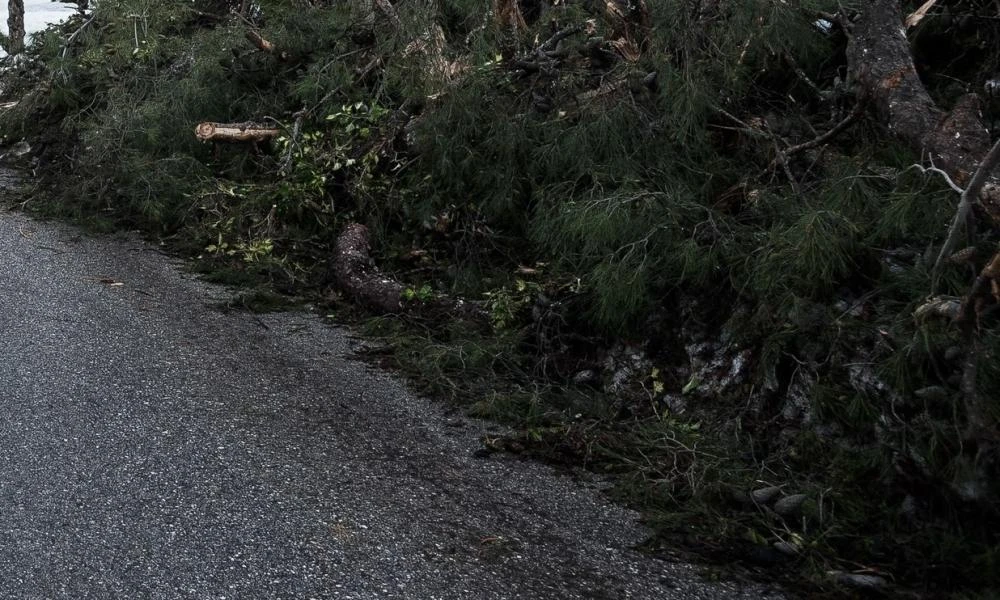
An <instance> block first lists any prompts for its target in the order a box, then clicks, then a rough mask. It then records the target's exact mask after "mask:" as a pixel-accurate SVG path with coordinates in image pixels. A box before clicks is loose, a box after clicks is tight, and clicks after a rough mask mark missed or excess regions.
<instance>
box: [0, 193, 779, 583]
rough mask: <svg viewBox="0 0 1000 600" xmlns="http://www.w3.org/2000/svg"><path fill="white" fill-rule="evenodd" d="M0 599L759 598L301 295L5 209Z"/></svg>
mask: <svg viewBox="0 0 1000 600" xmlns="http://www.w3.org/2000/svg"><path fill="white" fill-rule="evenodd" d="M0 257H2V259H0V350H2V360H0V396H2V405H0V598H199V599H208V598H212V599H221V598H296V599H297V598H356V599H369V598H413V599H421V600H432V599H452V598H454V599H459V598H461V599H480V598H483V599H494V598H495V599H501V598H504V599H506V598H525V599H546V598H553V599H555V598H587V599H618V598H636V599H646V598H649V599H653V598H655V599H659V600H668V599H675V598H706V599H707V598H762V597H776V594H774V593H771V592H769V591H768V590H766V589H763V588H761V587H758V586H748V585H742V584H735V583H727V584H718V583H706V582H703V581H702V579H701V578H700V577H699V576H698V572H697V569H695V568H694V567H691V566H688V565H683V564H675V563H667V562H662V561H658V560H655V559H651V558H648V557H645V556H642V555H639V554H638V553H635V552H633V551H631V550H630V548H631V547H632V546H634V545H635V544H637V543H639V542H641V541H642V540H643V537H644V535H645V532H644V531H643V529H642V528H641V527H640V526H639V525H638V524H637V522H636V515H635V514H634V513H631V512H629V511H626V510H624V509H622V508H619V507H616V506H613V505H610V504H608V503H607V501H606V500H605V499H604V498H603V497H602V496H601V494H600V492H599V491H598V489H597V485H598V484H596V483H585V482H581V481H579V480H574V479H571V478H569V477H566V476H563V475H559V474H557V473H555V472H554V471H552V470H551V469H549V468H547V467H544V466H541V465H538V464H534V463H531V462H526V461H521V460H519V459H517V458H516V457H512V456H505V455H493V456H490V457H488V458H477V457H476V456H475V451H476V450H477V449H478V448H479V447H480V443H479V438H480V436H482V435H483V434H484V432H485V431H486V428H488V427H490V426H489V425H487V424H483V423H479V422H475V421H465V420H458V421H456V419H455V418H454V415H447V414H445V412H444V411H443V410H442V409H441V408H440V407H438V406H437V405H435V404H434V403H432V402H429V401H427V400H424V399H422V398H419V397H416V396H414V395H412V394H411V393H409V392H408V391H406V390H405V388H404V386H403V385H402V384H400V383H399V382H398V381H396V380H395V379H394V378H393V377H392V376H390V375H387V374H385V373H381V372H378V371H376V370H373V369H372V368H370V367H368V366H366V365H364V364H363V363H360V362H358V361H357V360H355V359H354V358H352V355H353V353H354V351H355V350H356V348H357V345H358V342H357V341H355V340H353V339H352V338H351V337H350V335H349V332H347V331H346V330H344V329H339V328H335V327H332V326H330V325H328V324H326V323H323V322H322V319H320V318H318V317H316V316H311V315H308V314H305V313H285V314H276V315H264V316H259V315H257V316H255V315H249V314H245V313H233V312H228V313H227V312H224V311H220V310H219V309H218V308H217V306H218V304H219V303H220V302H223V301H225V300H226V299H227V298H229V297H230V296H231V292H229V291H227V290H226V289H224V288H220V287H216V286H209V285H206V284H204V283H202V282H200V281H198V280H197V279H196V278H194V277H192V276H190V275H186V274H184V272H183V270H182V269H179V268H178V266H177V264H176V263H175V262H173V261H171V260H170V259H168V258H165V257H164V256H162V255H160V254H159V253H158V252H157V251H156V250H155V248H153V247H151V246H149V245H148V244H146V243H143V242H141V241H138V240H136V239H129V238H121V237H119V238H115V239H111V238H96V239H95V238H91V237H88V236H86V235H83V234H81V233H80V232H78V231H76V230H74V229H71V228H68V227H64V226H59V225H53V224H48V223H39V222H35V221H31V220H29V219H27V218H25V217H23V216H20V215H17V214H12V213H10V212H0Z"/></svg>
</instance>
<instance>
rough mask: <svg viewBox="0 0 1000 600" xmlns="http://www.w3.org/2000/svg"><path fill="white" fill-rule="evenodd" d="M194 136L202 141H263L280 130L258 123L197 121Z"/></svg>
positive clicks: (278, 133)
mask: <svg viewBox="0 0 1000 600" xmlns="http://www.w3.org/2000/svg"><path fill="white" fill-rule="evenodd" d="M194 134H195V137H197V138H198V139H199V140H201V141H202V142H230V143H235V142H264V141H267V140H270V139H273V138H276V137H278V135H280V134H281V130H280V129H278V128H276V127H267V126H265V125H260V124H258V123H251V122H247V123H212V122H205V123H199V124H198V126H197V127H195V129H194Z"/></svg>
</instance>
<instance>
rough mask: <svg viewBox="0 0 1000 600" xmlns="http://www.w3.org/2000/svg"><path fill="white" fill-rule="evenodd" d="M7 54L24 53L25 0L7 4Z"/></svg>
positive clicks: (14, 0)
mask: <svg viewBox="0 0 1000 600" xmlns="http://www.w3.org/2000/svg"><path fill="white" fill-rule="evenodd" d="M7 36H8V37H7V54H10V55H11V56H13V55H15V54H20V53H21V52H23V51H24V0H9V1H8V2H7Z"/></svg>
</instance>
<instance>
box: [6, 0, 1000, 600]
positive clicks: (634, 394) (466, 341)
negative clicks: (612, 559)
mask: <svg viewBox="0 0 1000 600" xmlns="http://www.w3.org/2000/svg"><path fill="white" fill-rule="evenodd" d="M921 4H923V3H916V2H903V3H901V4H897V3H895V2H889V1H888V0H877V1H875V2H870V3H869V2H850V1H846V0H845V1H842V2H837V1H833V0H831V1H827V0H807V1H802V2H782V1H777V0H747V1H740V2H729V1H726V0H721V1H720V0H715V1H711V0H704V1H700V2H699V1H691V0H661V1H658V2H649V1H648V0H647V2H645V3H644V2H643V1H642V0H637V1H631V2H628V1H624V0H622V1H618V0H608V1H607V2H604V1H600V2H593V1H588V0H562V1H548V0H520V1H516V0H496V1H494V2H493V3H492V4H491V5H490V4H489V3H485V2H482V1H474V0H401V1H399V2H397V3H395V4H390V3H389V2H388V1H387V0H376V1H374V2H372V1H367V2H366V1H364V0H358V1H356V2H324V1H322V0H314V1H312V2H308V1H300V2H290V1H288V2H278V1H267V0H262V1H260V2H238V1H236V2H226V1H224V0H195V1H194V2H157V1H152V0H101V1H100V2H99V3H97V6H96V8H94V9H93V10H92V11H89V12H86V13H81V14H80V15H78V16H75V17H73V18H71V19H70V20H69V21H68V22H66V23H64V24H62V25H59V26H55V27H53V28H51V29H50V30H48V31H46V32H44V33H43V34H40V35H38V36H36V38H35V39H34V43H32V44H30V45H29V47H28V49H27V50H26V55H25V56H21V57H17V59H16V60H14V59H7V65H8V67H7V71H6V73H5V75H4V82H3V98H2V99H3V100H4V101H9V102H16V104H15V105H13V106H11V107H8V108H6V109H5V110H3V111H2V112H0V132H2V134H3V136H4V142H5V143H6V144H13V143H15V142H19V141H21V140H22V139H24V140H27V141H28V142H29V144H30V147H31V152H30V153H28V154H27V155H25V156H23V157H22V158H21V159H20V160H22V161H23V164H24V165H25V167H26V168H29V169H30V170H31V172H32V173H33V174H34V175H35V178H34V179H33V180H32V182H31V186H32V189H31V190H30V191H28V192H27V193H26V194H24V195H23V196H22V197H21V198H20V203H21V204H22V206H24V207H25V208H27V209H28V210H32V211H35V212H37V213H38V214H42V215H50V216H59V217H71V218H74V219H78V220H80V221H83V222H86V223H90V224H91V225H93V226H95V227H99V228H102V229H111V228H120V227H129V228H138V229H141V230H142V231H144V232H146V233H147V234H148V235H149V236H150V237H152V238H154V239H156V240H160V241H162V242H163V243H164V244H166V245H169V246H170V247H171V248H172V249H173V250H174V251H176V252H177V253H179V254H180V255H182V256H184V257H186V258H188V259H190V261H191V264H192V266H193V267H194V268H196V269H198V270H200V271H202V272H204V273H206V274H207V276H208V277H210V278H211V279H213V280H217V281H223V282H226V283H230V284H234V285H240V286H243V287H245V288H247V292H246V294H245V295H244V298H245V299H246V302H245V303H244V304H245V305H246V307H247V308H272V307H274V305H275V304H276V303H280V302H281V298H282V297H295V298H299V299H306V300H308V301H309V302H310V303H312V304H314V305H316V306H320V307H321V309H322V310H323V311H324V313H325V314H331V315H335V316H336V317H337V318H340V319H344V320H350V321H353V322H361V323H363V325H364V327H365V330H366V331H367V332H368V333H369V335H370V336H372V337H373V338H375V339H377V340H380V342H381V343H380V344H377V346H376V347H374V348H372V349H370V350H368V351H367V353H368V354H369V357H370V358H371V359H373V360H377V361H379V362H380V363H382V364H387V365H390V366H392V367H394V368H397V369H400V370H402V371H404V372H406V373H407V374H409V375H410V376H411V377H412V378H413V380H414V382H415V384H416V385H418V386H420V388H421V389H422V390H424V391H426V392H427V393H429V394H432V395H434V396H436V397H441V398H444V399H446V400H447V401H449V402H452V403H454V405H455V406H457V407H462V408H463V409H464V410H466V411H468V412H469V413H470V414H473V415H476V416H483V417H488V418H491V419H497V420H500V421H503V422H505V423H507V424H510V425H513V426H514V428H515V430H516V431H517V432H518V433H516V434H512V435H510V436H505V437H502V438H497V439H492V438H490V439H485V440H484V447H485V449H486V450H485V451H494V450H495V451H515V452H521V453H525V454H527V455H531V456H535V457H538V458H541V459H544V460H547V461H550V462H553V463H556V464H560V465H565V466H567V467H569V468H577V467H586V468H589V469H593V470H596V471H598V472H602V473H608V474H610V475H612V476H613V481H614V482H615V488H614V491H613V494H614V495H615V496H616V497H617V498H619V499H620V500H621V501H622V502H624V503H627V504H629V505H631V506H634V507H636V508H638V509H640V510H641V511H642V513H643V515H644V517H645V519H646V520H647V522H648V523H649V524H650V526H651V527H652V530H653V531H654V532H655V536H654V537H653V538H652V539H651V540H649V542H648V543H647V549H648V550H649V551H651V552H654V553H660V554H662V555H668V556H673V555H678V554H680V555H683V556H685V557H688V556H692V555H697V556H702V557H705V558H707V559H709V560H710V561H711V562H712V563H714V564H723V565H726V569H731V568H737V566H739V567H738V568H741V569H743V570H745V571H746V572H747V573H749V574H751V575H760V576H763V577H767V578H769V579H774V578H780V579H781V580H782V581H783V582H785V583H787V584H789V585H791V586H795V589H798V590H801V591H803V593H806V594H808V595H809V596H810V597H823V596H826V595H828V596H830V597H836V596H839V595H843V594H850V593H877V594H886V595H899V596H901V597H949V596H950V597H955V598H971V597H977V596H982V597H988V596H989V594H990V593H991V592H994V593H995V592H996V590H997V589H998V586H1000V545H998V544H1000V541H998V536H1000V483H998V481H1000V433H998V427H997V424H998V419H1000V401H998V399H1000V361H998V356H997V353H998V352H1000V330H998V329H997V327H996V318H995V316H994V315H995V311H993V310H992V309H993V308H994V307H995V305H996V300H997V297H996V295H1000V291H998V290H1000V284H998V283H997V282H996V281H994V280H993V279H992V271H991V270H990V268H991V267H990V265H992V264H993V263H994V258H993V257H994V254H995V253H996V251H997V241H998V239H1000V238H998V236H997V230H996V227H995V226H993V225H991V223H993V222H995V221H991V217H990V215H991V214H992V213H990V208H989V206H990V205H989V203H988V202H986V201H985V200H984V201H983V203H982V207H977V208H975V210H974V212H973V215H974V216H975V219H976V221H977V222H978V227H977V229H978V232H977V235H976V237H975V239H971V240H970V239H969V238H967V237H964V232H965V228H964V223H963V227H962V228H960V232H961V233H962V235H963V237H962V239H961V242H962V243H959V244H958V245H957V246H956V247H955V248H954V249H953V251H949V252H948V253H947V256H945V257H943V260H942V261H941V262H940V264H938V265H937V266H935V265H936V262H937V258H938V254H939V253H940V250H941V248H942V245H943V244H944V242H945V238H946V235H947V232H948V228H949V225H950V224H951V222H952V220H953V217H954V214H955V210H956V206H957V205H958V201H959V194H958V193H957V192H956V191H955V189H953V187H952V185H949V177H950V180H951V183H953V184H954V186H955V187H959V188H964V187H965V186H967V185H969V180H970V179H971V176H972V174H973V172H974V169H972V170H969V169H965V170H963V165H962V164H957V163H956V162H955V161H950V162H949V161H948V160H942V159H939V160H938V161H937V162H933V160H932V159H933V157H934V156H935V155H937V154H939V155H940V156H943V157H945V159H947V158H948V152H947V149H946V148H945V149H941V150H940V151H939V150H937V149H935V148H931V147H928V148H921V147H915V144H914V143H913V140H912V139H911V138H914V137H920V138H921V139H928V138H926V136H924V137H921V136H920V135H916V136H914V135H910V134H909V132H908V131H907V130H906V129H905V128H906V127H909V126H911V125H912V124H907V123H898V122H893V120H892V119H893V118H898V115H897V116H894V115H892V114H890V111H886V110H883V105H884V104H887V103H888V102H889V101H890V100H887V99H886V98H885V97H883V96H880V95H879V94H884V93H886V92H885V90H875V89H867V88H866V78H865V77H866V76H865V75H864V73H862V72H861V71H863V70H864V68H863V66H862V65H860V64H858V62H857V61H856V60H855V59H853V58H852V57H853V56H855V54H856V53H857V52H859V50H858V48H857V45H858V44H860V42H859V41H858V40H859V39H860V38H861V37H863V35H864V31H865V28H866V27H867V25H866V24H868V23H869V22H874V20H875V19H877V18H879V17H880V14H876V13H878V11H879V10H883V9H884V10H885V11H889V12H888V13H887V14H889V15H890V16H892V15H896V14H898V15H899V18H900V19H902V18H903V17H906V16H908V15H916V16H917V17H919V18H916V22H915V23H913V24H912V25H911V26H909V27H905V28H904V29H905V31H906V35H907V37H908V39H909V43H910V45H909V47H908V48H909V49H910V50H911V51H912V55H913V57H914V58H915V65H916V73H917V74H919V79H918V80H916V83H913V82H912V81H911V82H910V83H913V85H920V86H923V89H924V90H925V91H924V93H926V94H927V96H928V98H929V99H930V100H931V101H932V102H933V103H934V104H936V105H937V106H941V107H945V109H947V110H948V111H951V110H952V109H951V107H953V106H964V104H962V103H968V102H971V100H970V96H969V94H970V93H974V94H976V98H977V100H976V101H977V102H978V104H977V105H976V110H975V111H974V112H975V114H976V115H978V117H976V118H979V119H981V121H982V122H981V123H979V125H978V126H979V127H980V129H981V130H982V131H983V132H985V133H984V134H983V135H985V136H986V137H985V143H987V147H988V146H989V144H990V143H992V141H994V140H995V139H996V137H997V136H996V135H995V134H994V135H993V136H992V137H990V135H989V132H991V131H992V132H995V131H996V126H997V124H998V123H1000V27H998V26H997V23H998V22H1000V21H998V20H1000V12H998V10H1000V9H998V6H997V4H996V3H994V2H992V1H986V0H982V1H980V0H940V1H939V2H937V3H927V4H928V5H930V6H929V9H928V10H927V11H926V13H925V14H921V12H920V11H919V10H918V9H919V8H920V5H921ZM487 5H489V6H487ZM873 7H875V8H873ZM925 8H927V7H925ZM894 27H903V26H902V25H899V23H898V22H896V23H895V25H894ZM871 29H873V30H874V29H877V28H876V27H874V26H872V27H871ZM886 30H887V31H890V30H891V31H895V29H894V28H887V29H886ZM852 40H853V41H852ZM852 44H854V46H852ZM867 48H868V50H870V51H871V52H872V53H873V55H874V54H877V53H878V52H881V51H883V46H880V45H879V44H878V43H877V40H876V41H874V42H872V43H871V44H870V45H869V46H867ZM886 52H889V51H888V50H886ZM891 58H892V57H891V56H889V57H887V58H885V60H886V61H890V60H891ZM901 77H903V76H901ZM914 79H916V76H914ZM924 104H927V103H926V102H925V103H924ZM956 111H957V109H956ZM942 114H944V112H942ZM948 114H950V115H952V116H956V115H959V114H960V113H958V112H950V113H948ZM961 114H965V113H961ZM955 121H956V122H957V118H956V119H955ZM210 122H211V123H223V124H232V123H236V124H241V125H242V126H243V127H245V128H247V129H260V130H277V131H276V132H273V135H272V134H268V135H267V136H265V137H262V138H260V139H259V140H257V141H250V142H244V143H226V142H224V141H218V140H216V141H209V142H203V141H200V140H199V139H198V138H197V137H196V136H195V127H196V126H197V125H198V124H199V123H210ZM949 123H950V122H949ZM963 123H964V122H963ZM948 126H949V127H950V126H952V125H951V124H949V125H948ZM954 126H955V127H964V126H966V125H964V124H955V125H954ZM947 131H948V132H950V131H951V130H947ZM956 131H958V130H956ZM962 131H964V130H962ZM977 131H978V130H977ZM918 133H919V132H918ZM979 141H980V142H982V141H983V140H979ZM928 143H930V142H928ZM977 148H978V146H977V147H976V148H973V146H968V147H966V151H965V152H966V154H969V155H972V154H974V153H975V151H976V149H977ZM925 150H926V152H925ZM984 154H985V153H984ZM974 158H975V161H976V163H978V162H979V161H980V160H982V155H980V156H979V157H974ZM928 167H933V168H932V169H931V170H928V169H927V168H928ZM938 167H940V169H938ZM990 185H992V180H990V182H988V183H987V187H986V188H984V189H986V190H987V192H984V193H986V194H987V195H988V194H989V193H993V192H994V191H996V189H997V188H993V187H989V186H990ZM990 190H992V191H990ZM984 197H985V196H984ZM358 225H361V226H363V227H364V228H365V230H366V231H367V235H368V241H369V242H370V257H371V259H372V261H373V263H372V265H369V266H370V267H371V268H376V267H375V265H377V268H378V269H379V270H380V272H382V273H385V274H387V277H391V279H392V280H393V281H395V282H398V285H399V286H401V287H399V288H396V287H390V288H385V289H380V290H377V293H381V294H383V296H384V294H385V293H387V292H386V291H385V290H386V289H388V290H389V292H388V293H390V294H391V295H392V296H393V297H392V300H393V301H395V302H398V304H399V308H398V310H391V311H388V312H387V311H386V305H387V303H386V302H385V301H384V300H385V299H384V297H383V298H382V300H383V301H382V302H381V303H379V302H375V303H372V302H369V301H367V300H371V299H372V298H374V297H376V296H377V293H368V292H369V291H370V290H363V289H362V290H360V291H359V290H358V289H356V288H352V287H351V286H350V285H346V284H345V277H343V275H344V273H348V274H354V273H355V271H353V270H352V269H353V267H352V265H353V264H355V263H345V262H343V260H344V254H345V252H346V253H356V252H360V254H357V256H360V259H359V260H360V261H361V263H364V262H365V261H367V260H368V258H369V252H368V248H367V246H365V247H358V246H357V245H356V244H354V245H352V244H349V243H347V241H345V240H344V239H342V237H341V236H342V233H343V232H344V231H346V230H347V229H348V228H351V227H356V226H358ZM348 241H350V240H348ZM967 242H972V243H971V244H970V243H967ZM353 255H354V254H352V256H353ZM357 256H356V257H357ZM997 264H998V265H1000V263H997ZM998 269H1000V267H998ZM997 274H998V276H1000V270H998V271H997ZM359 281H360V284H359V285H360V286H362V287H364V286H365V285H367V283H366V282H365V281H364V280H363V277H362V278H361V279H359ZM974 282H975V283H974ZM400 290H401V291H400ZM457 299H461V300H462V301H464V303H462V302H458V300H457ZM445 300H447V301H445ZM388 304H392V302H389V303H388ZM456 306H468V307H470V308H468V309H464V308H463V309H462V310H458V309H456V308H455V307H456Z"/></svg>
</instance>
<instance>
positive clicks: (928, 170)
mask: <svg viewBox="0 0 1000 600" xmlns="http://www.w3.org/2000/svg"><path fill="white" fill-rule="evenodd" d="M910 169H919V170H920V172H921V173H925V174H926V173H935V174H937V175H940V176H941V177H943V178H944V180H945V182H946V183H947V184H948V187H950V188H951V189H953V190H955V191H956V192H958V193H959V194H964V193H965V190H963V189H962V188H960V187H959V186H958V184H957V183H955V182H954V181H953V180H952V178H951V175H948V173H946V172H945V171H942V170H941V169H939V168H937V167H935V166H934V161H933V160H931V166H929V167H925V166H923V165H919V164H913V165H910V166H909V167H906V169H905V170H904V172H905V171H909V170H910Z"/></svg>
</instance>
